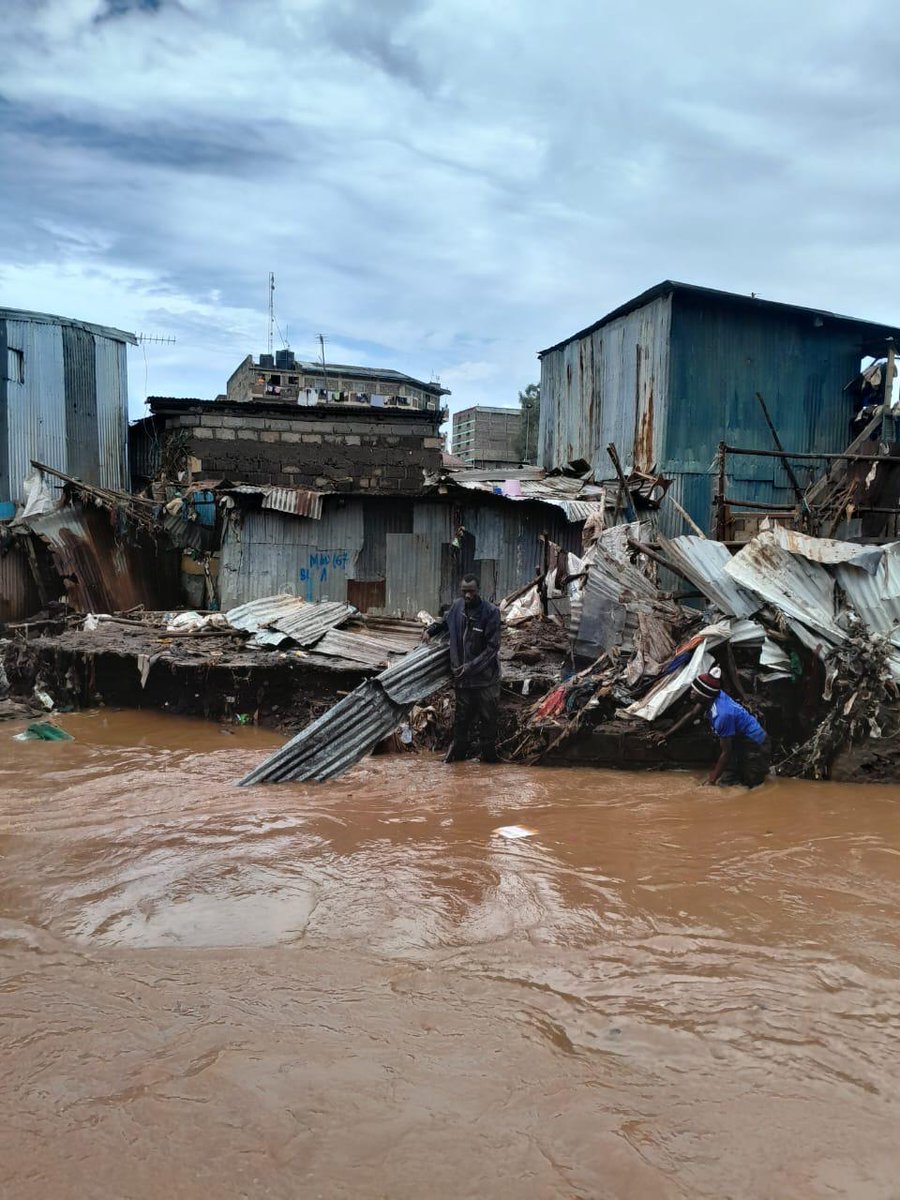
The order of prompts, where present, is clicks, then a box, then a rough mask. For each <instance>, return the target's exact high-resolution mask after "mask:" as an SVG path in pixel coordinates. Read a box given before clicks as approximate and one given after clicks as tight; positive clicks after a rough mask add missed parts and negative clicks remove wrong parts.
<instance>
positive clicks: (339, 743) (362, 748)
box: [240, 679, 403, 787]
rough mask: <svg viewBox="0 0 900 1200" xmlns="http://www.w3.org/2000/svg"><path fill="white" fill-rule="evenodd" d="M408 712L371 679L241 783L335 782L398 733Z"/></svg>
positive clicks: (242, 785) (242, 784) (270, 757)
mask: <svg viewBox="0 0 900 1200" xmlns="http://www.w3.org/2000/svg"><path fill="white" fill-rule="evenodd" d="M402 713H403V710H402V709H401V708H399V707H398V706H397V705H396V704H394V703H393V702H392V701H391V700H390V699H388V697H387V696H386V695H385V693H384V691H383V689H382V688H381V687H380V686H379V685H378V683H377V682H376V680H374V679H370V680H368V681H367V682H366V683H364V684H362V685H361V686H360V687H358V688H356V689H355V690H354V691H352V692H351V693H350V694H349V695H348V696H345V697H344V698H343V700H340V701H339V702H338V703H337V704H336V705H335V706H334V707H333V708H330V709H329V710H328V712H326V713H324V714H323V715H322V716H321V717H319V719H318V720H317V721H314V722H313V723H312V725H308V726H307V727H306V729H304V730H302V731H301V732H300V733H298V734H297V736H296V737H293V738H291V740H290V741H289V742H288V743H287V744H286V745H284V746H282V747H281V749H280V750H276V751H275V753H274V754H272V755H270V756H269V757H268V758H267V759H266V760H265V762H263V763H260V765H259V766H258V767H257V768H256V769H255V770H253V771H251V772H250V773H249V775H246V776H245V777H244V778H243V779H242V780H241V784H240V785H241V787H246V786H247V785H249V784H252V783H285V782H288V781H304V780H315V781H316V782H319V783H321V782H324V781H325V780H326V779H334V778H336V777H337V776H338V775H343V774H344V772H345V771H349V769H350V768H351V767H352V766H353V765H354V763H358V762H359V760H360V759H361V758H364V757H365V756H366V755H367V754H368V753H369V751H370V750H372V749H373V747H374V746H376V745H377V744H378V742H380V741H381V739H382V738H385V737H387V735H388V734H389V733H392V732H393V731H394V730H395V729H396V728H397V725H398V724H399V722H400V719H401V717H402Z"/></svg>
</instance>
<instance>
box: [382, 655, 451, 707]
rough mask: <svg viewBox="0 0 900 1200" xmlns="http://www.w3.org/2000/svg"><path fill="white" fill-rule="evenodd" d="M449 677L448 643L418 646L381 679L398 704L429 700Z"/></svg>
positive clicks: (383, 673)
mask: <svg viewBox="0 0 900 1200" xmlns="http://www.w3.org/2000/svg"><path fill="white" fill-rule="evenodd" d="M449 680H450V651H449V650H448V649H447V646H446V644H445V643H443V642H441V643H439V644H436V645H427V646H419V648H418V649H416V650H413V651H412V652H411V653H410V654H407V655H406V657H405V658H401V659H400V661H399V662H398V663H395V664H394V665H393V666H391V667H388V669H387V670H386V671H382V672H381V674H380V675H379V676H378V682H379V683H380V684H381V686H382V687H383V688H384V691H385V693H386V694H387V695H388V696H389V697H390V698H391V700H393V701H394V703H395V704H400V705H407V704H415V703H416V702H417V701H419V700H427V699H428V697H429V696H432V695H434V693H435V692H437V691H439V690H440V689H441V688H442V687H443V686H444V685H445V684H446V683H448V682H449Z"/></svg>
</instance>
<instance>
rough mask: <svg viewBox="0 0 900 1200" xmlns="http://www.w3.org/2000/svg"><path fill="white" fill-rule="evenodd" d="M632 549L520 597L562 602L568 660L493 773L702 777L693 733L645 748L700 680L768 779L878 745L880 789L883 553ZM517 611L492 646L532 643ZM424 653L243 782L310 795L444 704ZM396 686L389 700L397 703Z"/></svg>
mask: <svg viewBox="0 0 900 1200" xmlns="http://www.w3.org/2000/svg"><path fill="white" fill-rule="evenodd" d="M645 532H646V530H645V529H642V526H641V525H640V524H639V523H638V522H633V523H630V524H629V525H626V526H616V527H613V528H612V529H608V530H605V531H603V532H602V533H601V534H600V535H599V536H598V537H597V538H596V540H595V541H594V542H593V543H592V545H591V546H589V547H588V549H587V551H586V552H585V555H584V557H583V558H582V559H580V560H578V562H577V563H574V564H573V563H570V562H567V563H566V565H565V567H561V566H560V565H559V564H558V563H557V565H555V566H554V569H553V572H552V578H548V577H544V578H543V579H541V580H539V581H536V582H535V583H534V584H532V585H530V589H534V593H535V596H537V597H538V601H539V602H541V597H542V596H543V597H545V598H550V599H552V597H553V594H554V593H555V592H559V591H560V590H562V591H563V592H566V594H567V598H568V601H569V613H568V618H567V620H568V632H567V636H568V637H569V638H570V639H571V643H572V647H573V648H572V650H571V651H570V654H569V655H568V656H566V657H567V661H565V662H564V663H563V664H562V665H561V678H560V679H559V681H558V682H556V683H555V685H554V686H552V687H551V688H550V689H549V690H547V689H546V688H542V689H541V691H540V693H539V694H538V698H537V699H535V700H533V701H531V700H529V701H528V702H527V706H526V705H525V703H524V697H523V698H522V699H521V700H520V704H522V708H521V710H520V713H519V717H518V720H517V722H516V725H515V727H514V728H513V729H512V730H511V731H510V732H509V733H508V734H507V736H506V738H505V740H504V741H503V743H502V744H501V753H502V755H503V757H505V758H506V759H508V760H509V761H513V762H522V763H542V762H545V763H554V762H569V763H573V762H582V763H594V764H597V765H606V766H629V767H635V766H641V765H644V766H675V765H677V766H685V765H691V764H695V763H699V762H702V761H707V762H708V761H709V760H710V757H711V753H712V747H711V744H710V741H709V735H708V734H706V732H705V728H704V724H702V723H701V724H699V725H698V727H697V728H695V729H694V730H689V731H686V732H685V733H683V734H682V735H679V737H678V738H677V739H675V740H674V741H673V742H672V743H671V744H669V745H666V746H665V747H662V746H660V745H659V739H658V736H657V734H658V731H659V729H660V728H661V727H660V726H659V725H658V724H657V722H658V721H659V720H660V718H662V717H663V716H665V717H666V718H667V724H668V718H672V717H676V716H678V715H680V711H684V708H685V706H686V705H687V704H689V703H691V701H690V700H689V698H688V693H689V690H690V685H691V683H692V681H693V680H694V679H695V678H696V677H697V676H698V675H699V674H700V673H701V672H703V671H707V670H709V669H710V667H711V666H712V665H713V664H714V663H715V664H717V665H718V666H719V667H720V669H721V671H722V677H723V684H724V687H725V690H726V691H728V692H729V693H730V694H732V695H733V696H734V697H735V698H736V699H737V700H739V701H740V702H741V703H743V704H744V705H745V706H746V707H747V708H748V709H750V710H751V711H752V712H753V713H754V714H755V715H757V716H758V717H759V719H760V720H761V722H762V724H763V726H764V727H765V728H766V729H767V731H768V733H769V735H770V738H771V740H772V742H773V748H774V762H775V770H776V772H777V773H780V774H783V775H798V776H803V777H806V778H813V779H828V778H832V777H835V775H836V774H839V773H840V770H841V768H840V759H841V756H842V755H843V756H845V757H846V756H847V755H848V754H849V753H851V752H855V753H856V755H857V758H858V759H859V756H860V752H861V748H868V747H871V745H872V743H873V742H878V743H879V752H878V756H877V760H876V761H875V762H871V761H870V765H869V766H868V767H865V766H862V767H861V768H860V769H861V771H862V773H863V776H864V777H868V778H873V779H875V778H879V777H880V776H884V775H885V774H887V775H888V776H889V777H890V775H891V774H893V757H894V755H895V754H896V747H897V746H900V738H898V734H900V705H898V690H897V684H898V680H900V543H898V544H896V545H892V546H884V547H871V546H860V545H856V544H853V543H848V542H837V541H833V540H829V539H821V538H812V537H808V536H806V535H804V534H800V533H796V532H793V531H788V530H785V529H783V528H781V527H779V526H773V527H772V528H770V529H764V530H763V531H762V532H761V533H760V534H759V535H758V536H757V537H756V538H755V539H754V540H753V541H752V542H750V543H748V544H747V545H746V546H745V547H744V548H743V549H742V550H741V551H740V552H739V553H738V554H737V555H735V556H734V557H732V556H731V554H730V553H729V550H728V548H727V547H726V546H724V545H723V544H722V543H717V542H712V541H709V540H707V539H706V538H703V537H701V536H685V537H680V538H674V539H671V540H666V539H659V541H657V542H656V543H655V545H654V546H650V545H648V544H646V543H645V542H643V541H641V536H642V533H645ZM576 566H577V567H578V570H573V567H576ZM659 566H663V567H665V568H666V569H668V570H670V571H672V572H673V573H674V574H675V575H677V576H680V577H681V578H682V579H684V580H685V581H686V582H687V583H688V584H690V586H691V587H692V588H693V589H695V590H696V591H697V592H699V593H700V595H701V596H702V598H703V599H704V600H705V601H706V606H705V608H703V609H697V608H688V607H686V606H685V605H683V604H680V603H677V602H676V601H674V600H673V598H672V597H671V595H670V594H667V593H664V592H662V591H661V590H660V589H659V587H658V585H657V584H656V582H655V573H656V570H657V567H659ZM533 605H534V598H533V597H532V596H531V595H530V590H525V591H524V592H523V591H522V589H520V591H519V593H517V594H515V595H514V597H510V598H508V600H507V601H505V602H504V604H503V605H501V612H502V613H503V615H504V618H505V620H506V622H507V630H508V634H507V636H511V637H516V636H519V637H520V636H521V635H522V633H523V632H525V631H526V630H527V629H528V628H529V626H533V627H534V628H543V627H545V626H546V625H547V619H546V617H545V616H544V615H543V613H542V612H541V613H540V614H538V613H534V614H533V615H532V608H533ZM430 653H431V656H432V657H430V658H429V657H427V655H426V654H425V652H422V651H416V653H415V654H413V655H411V656H409V657H408V658H407V659H405V660H403V662H402V663H400V664H398V665H397V666H394V667H391V668H389V669H388V670H387V671H385V672H384V673H383V674H382V675H380V676H378V677H377V678H376V679H375V680H374V681H371V682H369V683H367V684H365V685H363V687H361V688H359V689H357V691H356V692H355V693H353V695H352V696H348V697H346V698H345V700H342V701H341V703H340V704H339V705H338V707H337V708H336V709H335V710H333V711H332V712H330V713H327V714H324V715H323V716H322V717H321V718H320V719H319V720H318V721H317V722H316V723H315V724H314V725H313V726H311V727H310V728H309V729H306V730H303V731H302V732H301V733H300V734H298V735H297V736H296V737H295V738H293V739H292V740H291V742H289V743H288V745H287V746H286V747H283V748H282V750H280V751H277V752H276V754H275V755H273V756H272V758H271V759H270V760H267V762H265V763H263V764H262V765H261V766H260V767H259V768H257V770H255V771H254V772H251V774H250V776H248V777H247V780H246V781H245V782H248V783H249V782H264V781H274V780H287V779H327V778H333V777H335V776H336V775H338V774H340V773H341V772H342V771H344V770H346V769H347V768H348V767H349V766H350V765H352V763H353V762H356V761H358V760H359V759H360V758H361V757H362V756H363V755H364V754H365V753H367V752H368V751H369V750H370V749H372V747H373V746H374V745H375V744H376V742H377V741H378V739H379V738H380V737H383V736H384V735H385V733H386V732H389V729H390V727H396V725H397V723H398V722H399V721H401V720H402V719H403V718H404V717H405V716H406V715H407V713H408V711H409V708H410V706H411V705H413V704H414V703H421V702H422V701H424V700H425V699H426V698H427V697H428V696H429V695H430V691H429V688H430V689H431V690H432V691H433V690H435V689H436V688H437V687H438V686H441V687H444V686H446V683H447V674H446V662H444V667H443V674H441V675H440V679H438V678H437V674H435V675H432V674H431V673H430V672H431V671H432V669H433V670H434V671H435V672H437V671H438V669H437V665H436V664H437V663H438V654H437V651H436V650H435V651H431V652H430ZM398 673H399V677H400V678H401V679H402V681H403V684H404V686H405V687H406V690H404V689H403V688H401V689H400V691H399V692H398V691H397V689H396V684H395V680H396V679H397V677H398ZM438 674H439V672H438ZM407 685H408V686H407ZM521 691H522V692H524V693H525V694H526V695H527V694H528V692H529V689H528V688H527V687H526V686H525V685H524V684H523V686H522V689H521ZM363 714H369V715H368V717H366V718H365V719H363ZM863 760H864V761H865V754H863ZM886 764H887V765H886Z"/></svg>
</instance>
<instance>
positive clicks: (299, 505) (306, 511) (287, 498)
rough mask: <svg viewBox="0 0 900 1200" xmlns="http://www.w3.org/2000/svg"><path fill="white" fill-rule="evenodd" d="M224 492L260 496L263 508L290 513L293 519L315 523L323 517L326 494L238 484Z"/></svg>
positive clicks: (304, 489)
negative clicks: (323, 501)
mask: <svg viewBox="0 0 900 1200" xmlns="http://www.w3.org/2000/svg"><path fill="white" fill-rule="evenodd" d="M222 491H223V492H227V493H230V494H234V495H238V496H260V497H262V507H263V508H270V509H273V510H274V511H275V512H283V513H289V514H290V515H291V516H293V517H309V518H310V519H311V520H313V521H318V520H319V519H320V517H321V516H322V497H323V495H325V493H324V492H313V491H310V490H309V489H308V488H292V487H275V486H274V485H272V486H269V485H267V484H253V483H236V484H233V485H231V486H230V487H225V488H222Z"/></svg>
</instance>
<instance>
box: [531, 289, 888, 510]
mask: <svg viewBox="0 0 900 1200" xmlns="http://www.w3.org/2000/svg"><path fill="white" fill-rule="evenodd" d="M888 338H894V339H900V329H896V328H893V327H889V326H885V325H879V324H876V323H873V322H869V321H862V320H857V319H856V318H852V317H843V316H838V315H836V314H834V313H829V312H824V311H819V310H816V309H809V308H800V307H797V306H795V305H791V304H780V303H776V302H774V301H769V300H760V299H757V298H755V297H752V296H740V295H736V294H733V293H730V292H720V291H714V290H712V289H710V288H701V287H695V286H693V285H691V284H684V283H675V282H673V281H671V280H666V281H665V282H663V283H660V284H658V285H657V286H656V287H654V288H651V289H650V290H649V291H647V292H644V293H643V294H642V295H640V296H637V297H636V298H635V299H633V300H630V301H629V302H628V303H627V304H624V305H622V306H621V307H620V308H617V309H615V310H614V311H613V312H610V313H608V314H607V315H606V316H605V317H603V318H602V319H601V320H599V321H597V322H596V323H595V324H594V325H591V326H589V327H588V328H587V329H583V330H581V331H580V332H579V333H576V334H574V335H573V336H572V337H570V338H567V339H566V340H565V341H562V342H559V343H558V344H557V345H555V346H551V347H550V348H549V349H547V350H544V351H542V352H541V355H540V359H541V409H540V433H539V445H540V451H539V453H540V462H541V465H542V466H543V467H545V468H547V469H552V468H554V467H562V466H564V465H565V464H566V463H568V462H571V461H573V460H576V459H585V460H586V461H587V462H589V463H590V464H591V466H592V468H593V470H594V472H595V475H596V477H597V478H598V479H603V478H607V479H608V478H610V477H611V470H610V463H609V459H608V457H607V452H606V447H607V445H608V444H609V443H610V442H615V444H616V446H617V448H618V451H619V454H620V457H621V459H622V462H623V465H624V467H625V469H626V471H628V470H631V469H632V468H636V469H638V470H644V471H650V470H651V469H652V468H654V467H655V468H656V470H657V471H659V472H662V473H663V474H664V475H666V476H669V477H670V478H672V479H673V481H674V482H673V486H672V490H671V495H672V496H673V497H674V498H675V499H676V500H678V501H679V502H680V503H681V504H682V505H683V506H684V507H685V508H686V509H687V511H688V512H689V513H690V514H691V516H692V517H693V518H694V520H695V521H697V523H698V524H699V525H701V526H702V527H704V528H710V527H711V520H710V515H711V505H712V495H713V483H714V478H713V474H712V464H713V460H714V458H715V455H716V450H717V446H718V444H719V442H721V441H727V442H729V443H730V444H731V445H738V446H744V447H748V448H750V449H771V447H772V440H771V434H770V432H769V430H768V428H767V426H766V424H765V420H764V418H763V416H762V413H761V409H760V405H759V402H758V400H757V393H760V394H761V395H762V396H763V397H764V398H765V401H766V404H767V406H768V409H769V412H770V413H771V416H772V419H773V422H774V424H775V427H776V429H777V430H778V433H779V435H780V437H781V441H782V443H783V445H784V446H785V447H786V448H787V449H788V450H796V451H810V452H839V451H841V450H843V448H844V447H845V446H846V444H847V442H848V440H849V433H848V431H849V427H850V419H851V417H852V415H853V414H852V406H851V404H850V402H849V401H848V398H847V395H846V394H845V391H844V389H845V386H846V385H847V384H848V383H849V382H850V381H851V380H852V379H853V378H854V377H855V376H856V374H857V373H858V371H859V368H860V362H861V360H862V359H863V358H864V357H866V356H869V355H872V356H875V355H878V354H881V353H883V352H884V347H885V342H886V339H888ZM731 469H733V472H734V473H731ZM808 474H809V476H810V478H812V477H814V475H815V474H818V471H815V472H813V470H812V468H811V469H810V471H809V472H808ZM806 482H807V479H806V478H805V477H804V478H803V479H802V480H801V483H804V484H805V483H806ZM727 490H728V492H729V494H730V495H733V496H735V497H737V498H739V499H741V500H748V501H756V502H762V503H772V504H784V503H787V505H788V507H789V506H790V504H791V503H792V502H793V494H792V492H791V489H790V485H789V482H788V480H787V478H786V477H785V474H784V468H783V466H782V465H781V463H780V462H779V461H778V460H777V459H774V458H773V459H757V458H750V457H745V458H743V459H742V460H740V461H739V462H732V463H731V464H730V471H729V477H728V480H727ZM660 520H661V525H662V526H663V529H664V531H665V532H669V533H680V532H681V530H682V527H681V524H680V519H679V518H678V517H677V515H676V514H675V512H674V510H672V509H670V508H668V507H667V506H665V505H664V506H663V509H662V510H661V512H660Z"/></svg>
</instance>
